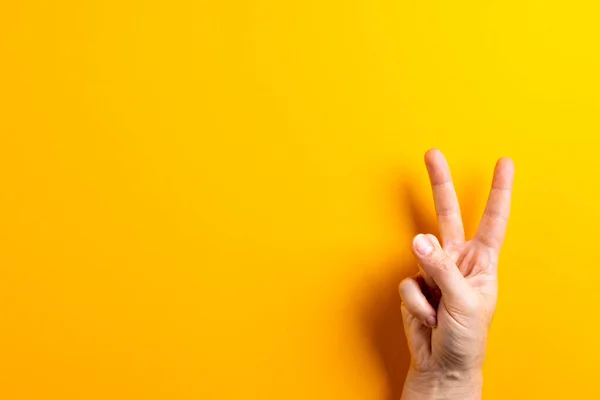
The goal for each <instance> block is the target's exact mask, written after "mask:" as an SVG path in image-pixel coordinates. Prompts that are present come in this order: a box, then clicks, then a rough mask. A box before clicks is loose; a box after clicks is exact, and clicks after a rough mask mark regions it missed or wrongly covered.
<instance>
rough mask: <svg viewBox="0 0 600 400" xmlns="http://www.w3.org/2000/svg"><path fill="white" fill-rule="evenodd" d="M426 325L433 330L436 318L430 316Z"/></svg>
mask: <svg viewBox="0 0 600 400" xmlns="http://www.w3.org/2000/svg"><path fill="white" fill-rule="evenodd" d="M426 322H427V325H429V327H430V328H435V327H436V326H437V318H436V317H434V316H433V315H430V316H429V317H427V321H426Z"/></svg>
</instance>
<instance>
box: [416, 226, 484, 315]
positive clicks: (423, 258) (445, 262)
mask: <svg viewBox="0 0 600 400" xmlns="http://www.w3.org/2000/svg"><path fill="white" fill-rule="evenodd" d="M412 248H413V252H414V253H415V256H416V257H417V259H418V260H419V265H420V266H421V268H422V269H423V271H424V272H425V273H427V274H428V275H429V276H431V278H433V280H434V281H435V283H436V284H437V285H438V287H439V288H440V290H441V291H442V296H443V297H444V299H445V302H446V304H447V305H450V306H453V308H458V309H462V310H464V311H468V310H470V309H471V308H472V307H474V306H475V303H474V302H475V300H476V296H475V293H473V291H472V290H471V287H470V286H469V284H468V283H467V281H466V280H465V278H464V276H463V275H462V273H461V272H460V270H459V269H458V267H457V266H456V263H455V262H454V261H453V260H452V259H451V258H450V256H448V254H447V253H446V252H445V251H444V250H443V249H442V247H441V246H440V243H439V241H438V240H437V238H436V237H435V236H433V235H422V234H421V235H417V236H416V237H415V238H414V240H413V246H412Z"/></svg>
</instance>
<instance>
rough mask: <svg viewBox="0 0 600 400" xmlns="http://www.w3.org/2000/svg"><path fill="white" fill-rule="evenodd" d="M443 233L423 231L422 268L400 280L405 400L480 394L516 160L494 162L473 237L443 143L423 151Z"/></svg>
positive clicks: (466, 398)
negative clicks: (408, 362)
mask: <svg viewBox="0 0 600 400" xmlns="http://www.w3.org/2000/svg"><path fill="white" fill-rule="evenodd" d="M425 164H426V166H427V171H428V173H429V179H430V181H431V187H432V191H433V198H434V203H435V209H436V213H437V219H438V225H439V232H440V238H439V240H438V239H437V238H436V237H435V236H434V235H431V234H419V235H417V236H416V237H415V238H414V240H413V243H412V250H413V253H414V255H415V257H416V258H417V262H418V264H419V273H418V274H417V275H416V276H414V277H410V278H406V279H404V280H403V281H402V282H401V283H400V286H399V291H400V297H401V298H402V317H403V320H404V330H405V333H406V338H407V341H408V348H409V350H410V354H411V366H410V368H409V371H408V374H407V376H406V381H405V384H404V391H403V393H402V400H437V399H446V400H455V399H456V400H459V399H460V400H480V399H481V391H482V367H483V360H484V358H485V351H486V344H487V335H488V330H489V327H490V324H491V322H492V317H493V314H494V311H495V309H496V300H497V297H498V258H499V255H500V249H501V247H502V243H503V242H504V236H505V233H506V226H507V222H508V216H509V213H510V200H511V193H512V185H513V176H514V165H513V162H512V160H510V159H508V158H501V159H499V160H498V162H497V163H496V167H495V169H494V177H493V180H492V188H491V190H490V194H489V198H488V201H487V205H486V208H485V212H484V214H483V216H482V219H481V222H480V224H479V227H478V230H477V233H476V234H475V237H474V238H472V239H471V240H466V238H465V233H464V229H463V222H462V218H461V214H460V208H459V204H458V199H457V196H456V192H455V190H454V185H453V183H452V177H451V175H450V168H449V167H448V163H447V162H446V159H445V158H444V155H443V154H442V153H441V152H440V151H439V150H435V149H434V150H429V151H428V152H427V153H426V154H425Z"/></svg>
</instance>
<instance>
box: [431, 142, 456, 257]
mask: <svg viewBox="0 0 600 400" xmlns="http://www.w3.org/2000/svg"><path fill="white" fill-rule="evenodd" d="M425 165H426V166H427V172H428V174H429V181H430V182H431V190H432V192H433V200H434V203H435V212H436V214H437V220H438V225H439V229H440V238H441V239H442V243H443V245H444V248H447V247H449V246H452V245H456V244H462V243H463V242H464V241H465V231H464V227H463V222H462V217H461V215H460V207H459V205H458V198H457V196H456V191H455V190H454V183H453V182H452V175H451V174H450V167H449V166H448V162H447V161H446V158H445V157H444V155H443V154H442V152H441V151H439V150H437V149H431V150H429V151H428V152H427V153H425Z"/></svg>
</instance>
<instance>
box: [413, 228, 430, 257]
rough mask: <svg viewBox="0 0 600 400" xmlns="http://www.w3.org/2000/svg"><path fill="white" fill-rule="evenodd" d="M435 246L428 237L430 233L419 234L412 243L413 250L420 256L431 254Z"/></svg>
mask: <svg viewBox="0 0 600 400" xmlns="http://www.w3.org/2000/svg"><path fill="white" fill-rule="evenodd" d="M433 246H434V244H433V243H432V242H431V239H430V238H429V237H428V235H424V234H422V233H419V234H418V235H417V236H415V238H414V239H413V243H412V247H413V251H414V252H415V253H416V254H417V256H420V257H425V256H427V255H429V254H430V253H431V252H432V251H433V249H434V247H433Z"/></svg>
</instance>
